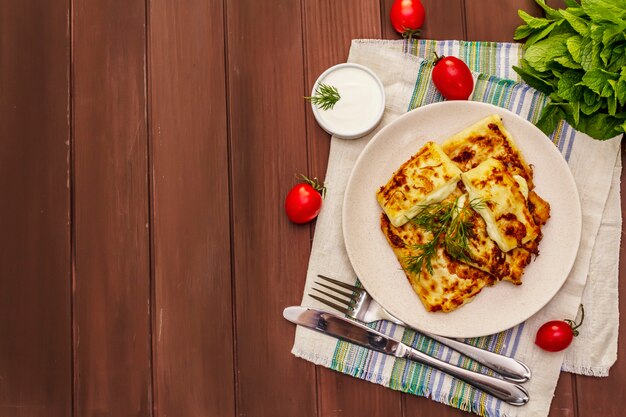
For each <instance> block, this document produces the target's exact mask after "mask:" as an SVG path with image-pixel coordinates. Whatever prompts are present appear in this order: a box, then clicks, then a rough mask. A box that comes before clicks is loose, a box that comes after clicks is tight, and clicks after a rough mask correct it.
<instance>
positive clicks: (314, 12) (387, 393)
mask: <svg viewBox="0 0 626 417" xmlns="http://www.w3.org/2000/svg"><path fill="white" fill-rule="evenodd" d="M302 18H303V27H304V46H305V48H304V54H305V62H306V68H305V90H304V91H303V95H309V93H310V90H311V88H312V86H313V84H314V83H315V80H316V79H317V77H318V76H319V75H320V74H321V73H322V72H323V71H324V70H326V69H327V68H329V67H331V66H332V65H335V64H338V63H341V62H345V61H346V59H347V57H348V52H349V50H350V43H351V40H352V39H370V38H380V33H381V29H380V1H379V0H369V1H362V0H342V1H335V0H323V1H313V0H306V1H305V2H304V13H303V14H302ZM320 28H324V29H323V30H320ZM305 108H306V122H307V138H308V144H309V166H310V168H309V169H310V171H309V174H310V175H311V176H318V177H319V178H323V177H324V173H325V172H326V165H327V162H328V151H329V147H330V140H329V139H330V137H329V135H328V133H326V132H324V130H323V129H322V128H321V127H319V125H318V124H317V123H316V121H315V117H313V113H312V112H311V111H310V108H309V106H308V105H306V106H305ZM301 284H302V285H303V284H304V281H302V283H301ZM300 291H302V290H300ZM354 398H359V401H354V400H353V399H354ZM318 402H319V408H320V415H322V416H332V415H346V416H357V415H386V416H390V417H391V416H394V415H398V416H399V415H400V394H399V393H398V392H394V391H391V390H388V389H385V388H383V387H381V386H380V385H375V384H371V383H367V382H364V381H359V380H357V379H355V378H351V377H348V376H345V375H341V374H339V373H337V372H334V371H330V370H328V369H325V368H321V367H320V368H319V369H318Z"/></svg>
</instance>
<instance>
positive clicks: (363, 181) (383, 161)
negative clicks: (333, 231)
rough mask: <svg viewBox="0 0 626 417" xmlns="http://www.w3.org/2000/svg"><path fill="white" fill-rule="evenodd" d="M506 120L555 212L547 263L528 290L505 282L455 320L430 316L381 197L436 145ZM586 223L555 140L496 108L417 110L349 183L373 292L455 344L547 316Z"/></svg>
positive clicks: (349, 238) (540, 263)
mask: <svg viewBox="0 0 626 417" xmlns="http://www.w3.org/2000/svg"><path fill="white" fill-rule="evenodd" d="M494 113H496V114H499V115H500V116H502V119H503V122H504V126H505V127H506V129H507V130H508V131H509V132H510V133H511V135H512V136H513V140H514V141H515V142H516V143H517V145H518V146H519V148H520V149H521V151H522V153H523V154H524V156H525V158H526V161H527V162H528V163H529V164H531V165H532V166H533V169H534V177H533V178H534V182H535V190H536V191H537V193H538V194H539V195H540V196H541V197H542V198H544V199H545V200H547V201H548V202H549V203H550V206H551V217H550V220H548V222H547V224H546V225H545V226H544V227H543V229H542V230H543V233H544V236H543V239H542V241H541V243H540V245H539V251H540V255H539V256H538V257H537V258H536V259H535V260H534V261H533V262H531V264H530V265H529V266H528V267H527V268H526V270H525V272H524V276H523V284H522V285H521V286H515V285H513V284H511V283H509V282H506V281H503V282H499V283H497V284H496V285H495V286H493V287H486V288H484V289H483V290H482V292H481V293H480V294H478V295H477V296H476V297H474V300H473V301H472V302H470V303H468V304H466V305H464V306H462V307H460V308H459V309H457V310H455V311H453V312H450V313H441V312H437V313H430V312H427V311H426V309H425V308H424V306H423V305H422V302H421V301H420V300H419V298H418V296H417V294H415V292H414V291H413V289H412V288H411V285H410V284H409V282H408V280H407V278H406V276H405V275H404V272H403V271H402V270H401V268H400V264H399V263H398V260H397V258H396V256H395V255H394V253H393V251H392V250H391V247H390V246H389V244H388V243H387V240H386V239H385V236H384V235H383V233H382V231H381V230H380V214H381V212H382V210H381V208H380V206H379V205H378V202H377V201H376V190H377V189H378V188H379V187H380V186H381V185H383V184H385V183H386V182H387V181H388V180H389V178H391V175H392V174H393V172H394V171H395V170H396V169H397V168H398V167H399V166H400V165H401V164H402V163H403V162H404V161H406V160H408V159H409V158H410V157H411V155H413V154H415V153H416V152H417V151H418V150H419V149H420V148H421V147H422V145H423V144H424V143H426V142H427V141H429V140H433V141H436V142H439V143H441V142H443V141H444V140H445V139H446V138H448V137H449V136H451V135H453V134H454V133H457V132H459V131H461V130H462V129H464V128H465V127H467V126H470V125H472V124H473V123H475V122H477V121H479V120H480V119H482V118H483V117H486V116H488V115H490V114H494ZM581 219H582V217H581V209H580V201H579V197H578V191H577V189H576V184H575V183H574V179H573V177H572V174H571V172H570V170H569V167H568V166H567V163H566V162H565V160H564V158H563V157H562V156H561V154H560V153H559V151H558V149H557V148H556V146H554V144H553V143H552V142H550V140H549V139H548V138H547V137H546V136H545V135H544V134H543V133H542V132H541V131H540V130H539V129H537V128H536V127H535V126H533V125H532V124H531V123H530V122H528V121H527V120H525V119H523V118H521V117H519V116H517V115H516V114H514V113H512V112H510V111H508V110H506V109H503V108H500V107H496V106H493V105H490V104H485V103H478V102H467V101H463V102H461V101H449V102H442V103H436V104H431V105H428V106H425V107H421V108H419V109H416V110H413V111H411V112H409V113H407V114H405V115H403V116H401V117H399V118H398V119H396V120H395V121H394V122H392V123H391V124H389V125H388V126H386V127H385V128H383V129H382V130H381V131H380V132H378V134H376V136H375V137H374V138H373V139H372V140H371V141H370V143H369V144H368V145H367V146H366V147H365V149H364V150H363V153H362V154H361V155H360V157H359V159H358V160H357V162H356V165H355V167H354V170H353V171H352V175H351V177H350V180H349V182H348V186H347V189H346V193H345V199H344V204H343V233H344V238H345V243H346V249H347V251H348V256H349V258H350V262H351V263H352V266H353V267H354V270H355V272H356V274H357V276H358V277H359V279H360V281H361V283H362V284H363V285H364V286H365V288H366V289H367V291H368V292H369V293H370V294H371V295H372V296H373V297H374V299H376V300H377V301H378V302H379V303H380V304H381V305H382V306H383V307H384V308H386V309H387V310H388V311H389V312H390V313H392V314H393V315H395V316H397V317H398V318H399V319H401V320H403V321H404V322H406V323H407V324H409V325H410V326H412V327H415V328H417V329H420V330H423V331H426V332H430V333H434V334H439V335H442V336H449V337H477V336H484V335H488V334H493V333H497V332H500V331H502V330H506V329H508V328H510V327H513V326H515V325H517V324H519V323H521V322H523V321H524V320H526V319H527V318H529V317H530V316H532V315H533V314H534V313H536V312H537V311H538V310H540V309H541V308H542V307H543V306H544V305H546V303H548V301H550V299H552V297H554V295H555V294H556V293H557V291H558V290H559V289H560V288H561V286H562V285H563V283H564V282H565V280H566V279H567V276H568V274H569V272H570V269H571V268H572V265H573V263H574V260H575V258H576V253H577V251H578V245H579V242H580V235H581V227H582V220H581Z"/></svg>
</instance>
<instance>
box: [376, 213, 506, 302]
mask: <svg viewBox="0 0 626 417" xmlns="http://www.w3.org/2000/svg"><path fill="white" fill-rule="evenodd" d="M380 223H381V224H380V225H381V229H382V231H383V233H384V234H385V237H386V238H387V241H388V242H389V245H390V246H391V248H392V249H393V252H394V253H395V255H396V257H397V258H398V261H399V262H400V265H402V266H403V270H404V273H405V275H406V277H407V279H408V280H409V283H410V284H411V287H413V290H414V291H415V292H416V293H417V295H418V297H419V299H420V300H421V301H422V304H424V307H425V308H426V310H428V311H431V312H435V311H443V312H450V311H452V310H455V309H457V308H459V307H461V306H462V305H464V304H466V303H468V302H470V301H471V300H472V299H473V298H474V297H475V296H476V295H477V294H478V293H479V292H480V291H481V290H482V289H483V288H484V287H485V286H488V285H493V283H494V282H495V279H494V278H493V277H492V276H491V275H489V274H488V273H486V272H484V271H481V270H480V269H477V268H474V267H473V266H470V265H467V264H465V263H463V262H459V261H457V260H456V259H454V258H452V257H450V256H449V255H448V254H446V252H445V251H444V250H443V248H441V247H440V248H439V249H438V250H437V254H436V256H435V258H434V259H433V260H432V263H431V264H432V272H430V271H428V268H427V267H426V265H423V266H422V271H421V273H419V274H416V273H413V272H411V271H410V270H409V269H408V268H406V265H404V262H405V260H406V259H407V258H408V257H410V256H415V255H417V254H418V253H417V251H416V250H415V249H414V247H415V245H417V244H423V243H426V242H427V240H428V239H432V235H429V233H428V232H425V231H424V230H422V229H420V228H419V226H417V225H415V224H414V223H412V222H408V223H406V224H405V225H404V226H401V227H395V226H394V225H392V224H391V222H390V221H389V218H388V217H387V215H386V214H384V213H383V214H381V219H380Z"/></svg>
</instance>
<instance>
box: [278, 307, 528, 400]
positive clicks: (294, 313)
mask: <svg viewBox="0 0 626 417" xmlns="http://www.w3.org/2000/svg"><path fill="white" fill-rule="evenodd" d="M283 317H284V318H286V319H287V320H289V321H290V322H292V323H295V324H299V325H301V326H304V327H308V328H309V329H313V330H317V331H318V332H321V333H325V334H327V335H330V336H333V337H336V338H339V339H342V340H345V341H347V342H351V343H354V344H357V345H360V346H363V347H366V348H368V349H372V350H376V351H378V352H382V353H386V354H388V355H393V356H395V357H398V358H406V359H408V360H412V361H415V362H420V363H422V364H424V365H428V366H430V367H433V368H435V369H438V370H440V371H442V372H445V373H447V374H448V375H450V376H453V377H455V378H458V379H460V380H462V381H465V382H467V383H468V384H470V385H472V386H474V387H476V388H478V389H479V390H482V391H484V392H486V393H487V394H490V395H493V396H494V397H496V398H499V399H501V400H502V401H505V402H507V403H509V404H512V405H524V404H526V403H527V402H528V399H529V398H528V391H526V389H524V387H522V386H521V385H518V384H514V383H512V382H509V381H505V380H504V379H500V378H496V377H493V376H489V375H485V374H481V373H478V372H474V371H470V370H468V369H464V368H460V367H458V366H455V365H452V364H450V363H447V362H444V361H442V360H439V359H437V358H434V357H432V356H428V355H426V354H425V353H422V352H420V351H418V350H416V349H413V348H412V347H410V346H407V345H405V344H404V343H402V342H401V341H399V340H397V339H395V338H393V337H391V336H387V335H386V334H384V333H381V332H379V331H376V330H374V329H370V328H369V327H367V326H365V325H363V324H361V323H359V322H357V321H354V320H350V319H347V318H345V317H342V316H339V315H336V314H333V313H329V312H327V311H323V310H318V309H315V308H307V307H287V308H286V309H285V310H284V311H283Z"/></svg>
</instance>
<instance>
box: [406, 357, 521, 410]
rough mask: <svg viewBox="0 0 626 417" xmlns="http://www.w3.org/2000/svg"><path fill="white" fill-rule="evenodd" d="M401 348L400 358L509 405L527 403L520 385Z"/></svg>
mask: <svg viewBox="0 0 626 417" xmlns="http://www.w3.org/2000/svg"><path fill="white" fill-rule="evenodd" d="M402 347H403V348H405V349H406V351H405V352H399V353H400V356H403V357H405V358H407V359H409V360H413V361H416V362H420V363H423V364H425V365H428V366H432V367H433V368H436V369H439V370H440V371H442V372H445V373H447V374H448V375H450V376H453V377H455V378H458V379H460V380H462V381H465V382H467V383H468V384H470V385H473V386H474V387H476V388H478V389H480V390H482V391H484V392H486V393H487V394H491V395H493V396H494V397H497V398H499V399H501V400H502V401H505V402H507V403H509V404H511V405H516V406H520V405H524V404H526V403H527V402H528V399H529V397H528V391H526V390H525V389H524V387H522V386H521V385H518V384H514V383H512V382H509V381H505V380H504V379H500V378H495V377H493V376H489V375H485V374H481V373H478V372H474V371H470V370H469V369H465V368H461V367H458V366H455V365H452V364H450V363H447V362H444V361H442V360H439V359H436V358H433V357H431V356H428V355H426V354H425V353H422V352H420V351H419V350H416V349H413V348H411V347H409V346H406V345H403V346H402Z"/></svg>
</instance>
